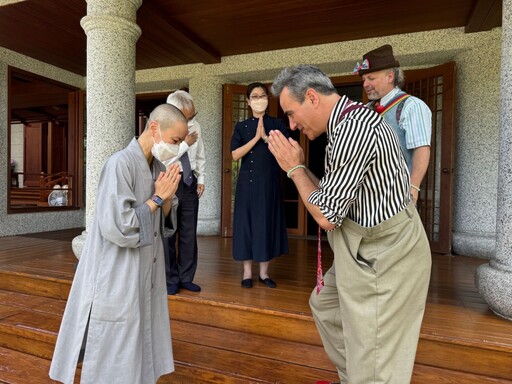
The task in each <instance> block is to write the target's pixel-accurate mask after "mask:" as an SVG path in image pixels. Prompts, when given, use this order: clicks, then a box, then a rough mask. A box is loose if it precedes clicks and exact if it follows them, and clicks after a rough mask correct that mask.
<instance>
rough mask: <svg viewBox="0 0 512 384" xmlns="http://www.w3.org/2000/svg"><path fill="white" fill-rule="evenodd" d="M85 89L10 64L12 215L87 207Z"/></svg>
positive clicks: (9, 155) (10, 209) (9, 189)
mask: <svg viewBox="0 0 512 384" xmlns="http://www.w3.org/2000/svg"><path fill="white" fill-rule="evenodd" d="M83 100H84V97H83V92H82V91H80V90H79V89H77V88H74V87H71V86H69V85H65V84H62V83H59V82H56V81H53V80H49V79H46V78H44V77H41V76H37V75H34V74H31V73H28V72H25V71H22V70H19V69H16V68H11V67H10V68H9V98H8V110H9V122H8V124H9V131H8V139H9V146H8V148H9V149H8V159H7V162H8V164H9V166H8V182H7V185H8V200H9V203H8V207H9V208H8V213H21V212H33V211H45V210H55V209H77V208H79V207H81V206H83V196H84V193H83V185H84V122H83V105H84V102H83Z"/></svg>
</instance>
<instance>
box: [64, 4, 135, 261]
mask: <svg viewBox="0 0 512 384" xmlns="http://www.w3.org/2000/svg"><path fill="white" fill-rule="evenodd" d="M141 4H142V0H87V15H86V16H85V17H84V18H83V19H82V20H81V25H82V28H83V29H84V31H85V33H86V35H87V91H86V98H87V100H86V102H87V113H86V122H87V129H86V132H87V138H86V148H87V150H86V183H85V185H86V194H85V196H86V201H85V202H86V231H84V233H82V235H81V236H79V237H77V238H75V239H74V240H73V250H74V252H75V255H76V256H77V257H80V254H81V250H82V247H83V242H84V241H85V236H86V232H87V228H88V227H89V225H90V223H91V220H92V217H93V214H94V207H95V205H96V204H95V194H96V187H97V185H98V179H99V175H100V171H101V168H102V167H103V164H104V163H105V160H106V159H107V158H108V157H109V156H110V155H111V154H113V153H114V152H117V151H119V150H120V149H123V148H124V147H126V146H127V145H128V143H129V142H130V140H131V139H132V138H133V137H134V135H135V44H136V42H137V40H138V38H139V36H140V34H141V30H140V28H139V26H138V25H137V24H136V16H137V9H138V8H139V7H140V6H141Z"/></svg>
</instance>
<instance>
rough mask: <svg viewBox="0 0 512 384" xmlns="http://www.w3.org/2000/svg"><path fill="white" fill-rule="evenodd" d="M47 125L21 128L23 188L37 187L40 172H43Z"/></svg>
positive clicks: (29, 125) (31, 125)
mask: <svg viewBox="0 0 512 384" xmlns="http://www.w3.org/2000/svg"><path fill="white" fill-rule="evenodd" d="M47 126H48V124H47V123H32V124H27V125H24V127H23V140H24V143H23V186H24V187H39V180H40V176H41V172H44V171H45V166H46V164H43V159H44V156H45V154H46V138H47V133H46V131H47Z"/></svg>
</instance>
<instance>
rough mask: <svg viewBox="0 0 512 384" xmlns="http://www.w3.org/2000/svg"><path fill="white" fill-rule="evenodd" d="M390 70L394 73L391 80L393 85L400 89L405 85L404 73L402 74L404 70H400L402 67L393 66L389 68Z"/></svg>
mask: <svg viewBox="0 0 512 384" xmlns="http://www.w3.org/2000/svg"><path fill="white" fill-rule="evenodd" d="M390 71H391V72H393V74H394V75H395V76H394V80H393V85H394V86H395V87H398V88H400V89H402V88H403V87H404V85H405V75H404V71H402V68H400V67H395V68H391V69H390Z"/></svg>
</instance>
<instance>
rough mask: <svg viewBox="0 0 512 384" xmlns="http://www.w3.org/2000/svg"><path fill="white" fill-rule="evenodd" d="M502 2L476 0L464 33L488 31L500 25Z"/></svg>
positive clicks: (496, 0) (499, 0) (497, 0)
mask: <svg viewBox="0 0 512 384" xmlns="http://www.w3.org/2000/svg"><path fill="white" fill-rule="evenodd" d="M501 11H502V0H477V1H476V2H475V5H474V6H473V9H472V11H471V14H470V16H469V18H468V20H467V22H466V27H465V30H464V31H465V32H466V33H471V32H482V31H489V30H491V29H492V28H495V27H498V26H500V25H501Z"/></svg>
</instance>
